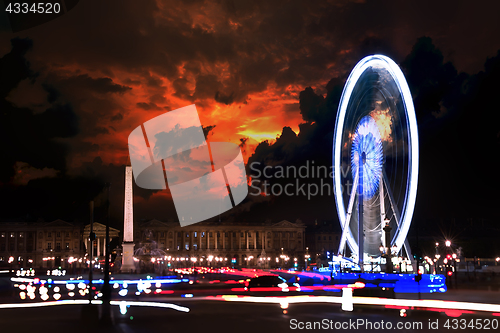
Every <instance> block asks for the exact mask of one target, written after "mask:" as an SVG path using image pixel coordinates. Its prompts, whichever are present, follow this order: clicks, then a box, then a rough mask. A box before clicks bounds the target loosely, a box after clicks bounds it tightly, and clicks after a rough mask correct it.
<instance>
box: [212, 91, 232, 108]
mask: <svg viewBox="0 0 500 333" xmlns="http://www.w3.org/2000/svg"><path fill="white" fill-rule="evenodd" d="M215 101H216V102H219V103H223V104H226V105H229V104H232V103H233V102H234V92H232V93H230V94H229V95H225V94H223V93H221V92H220V91H217V92H216V93H215Z"/></svg>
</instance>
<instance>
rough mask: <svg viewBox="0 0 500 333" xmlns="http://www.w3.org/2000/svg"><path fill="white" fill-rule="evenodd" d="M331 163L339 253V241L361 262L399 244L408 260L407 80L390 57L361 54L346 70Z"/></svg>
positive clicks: (414, 155) (412, 157)
mask: <svg viewBox="0 0 500 333" xmlns="http://www.w3.org/2000/svg"><path fill="white" fill-rule="evenodd" d="M333 167H334V193H335V201H336V205H337V212H338V215H339V221H340V224H341V227H342V236H341V240H340V245H339V254H344V255H346V250H347V248H346V244H347V245H348V247H349V249H350V251H351V254H352V255H353V256H354V257H357V259H358V263H359V265H360V266H361V267H363V262H364V261H365V260H369V259H370V258H380V256H381V249H385V251H392V252H395V253H399V252H400V251H403V250H404V251H405V253H406V255H407V257H408V258H410V259H413V258H412V256H411V250H410V247H409V245H408V241H407V240H406V236H407V234H408V230H409V228H410V223H411V219H412V215H413V210H414V207H415V199H416V194H417V180H418V130H417V120H416V117H415V110H414V107H413V101H412V97H411V94H410V90H409V88H408V84H407V83H406V80H405V78H404V75H403V73H402V72H401V69H400V68H399V67H398V66H397V65H396V63H395V62H394V61H392V60H391V59H390V58H388V57H385V56H382V55H372V56H368V57H366V58H364V59H362V60H361V61H360V62H359V63H358V64H357V65H356V66H355V67H354V69H353V70H352V72H351V74H350V75H349V78H348V79H347V82H346V84H345V87H344V91H343V93H342V97H341V99H340V103H339V108H338V111H337V120H336V124H335V135H334V141H333ZM386 233H387V235H390V239H388V240H386V239H385V238H386ZM388 244H389V245H390V246H389V247H390V249H389V248H388V246H387V245H388Z"/></svg>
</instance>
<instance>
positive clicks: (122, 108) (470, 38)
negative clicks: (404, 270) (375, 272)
mask: <svg viewBox="0 0 500 333" xmlns="http://www.w3.org/2000/svg"><path fill="white" fill-rule="evenodd" d="M490 6H496V7H495V8H491V7H490ZM498 12H499V8H498V4H494V3H493V4H492V2H485V3H484V4H481V1H479V2H478V1H475V2H455V1H438V2H436V1H418V2H411V1H396V0H392V1H343V0H334V1H313V2H310V1H246V0H234V1H233V0H220V1H195V0H183V1H174V0H172V1H159V0H158V1H154V0H141V1H122V0H120V1H80V2H79V3H78V4H77V5H76V6H75V7H74V8H73V9H72V10H70V11H69V12H67V13H66V14H64V15H63V16H61V17H59V18H57V19H55V20H52V21H50V22H48V23H45V24H42V25H39V26H37V27H34V28H31V29H27V30H23V31H20V32H17V33H12V32H11V31H9V27H8V23H7V22H6V21H5V20H4V21H3V23H2V26H3V27H2V30H1V31H0V57H1V60H0V62H1V63H0V65H1V67H0V71H1V72H0V74H1V77H0V81H1V82H0V89H1V91H0V93H1V96H0V98H1V103H2V104H1V107H2V110H1V113H2V115H1V117H2V118H1V124H0V126H1V130H2V134H1V135H2V148H1V151H2V165H1V175H0V182H1V194H2V203H3V204H2V210H1V213H0V215H1V218H2V219H3V220H9V219H25V220H36V219H38V218H44V219H46V220H50V219H53V218H63V219H67V220H85V219H86V218H87V216H88V208H87V207H88V201H89V200H92V199H95V200H96V203H97V206H98V207H99V206H101V207H102V205H103V202H104V198H105V195H104V192H103V191H102V183H103V182H111V183H112V186H111V187H112V190H111V196H112V200H111V201H112V203H111V207H112V215H113V217H112V219H113V220H114V221H115V222H114V223H115V224H116V225H117V226H118V225H119V221H120V220H121V219H122V216H123V212H122V210H123V204H122V202H123V201H122V200H123V194H122V191H123V175H124V171H123V165H125V163H126V162H127V158H128V147H127V137H128V135H129V133H130V132H131V130H133V129H134V128H135V127H137V126H138V125H140V124H141V123H143V122H145V121H146V120H149V119H151V118H153V117H155V116H157V115H160V114H162V113H164V112H167V111H169V110H173V109H176V108H179V107H183V106H186V105H190V104H196V107H197V109H198V113H199V116H200V119H201V123H202V125H203V126H204V127H207V128H208V129H211V131H210V133H209V135H208V139H209V140H211V141H231V142H234V143H237V144H240V145H241V147H242V150H243V151H244V156H245V161H248V160H249V159H250V160H253V161H262V162H263V163H264V162H266V161H267V162H269V163H271V162H272V163H275V164H276V163H278V162H279V163H283V164H284V165H286V164H297V165H298V164H300V162H299V161H298V160H297V159H302V160H303V161H305V160H306V159H310V160H317V161H318V163H319V164H325V165H326V164H328V163H329V162H328V161H331V140H330V139H331V135H332V131H333V124H334V120H335V114H336V105H337V104H336V103H338V99H339V97H340V92H341V89H342V87H343V84H344V83H345V79H346V77H347V75H348V73H349V72H350V70H351V69H352V67H353V66H354V65H355V64H356V63H357V62H358V61H359V60H360V59H361V58H362V57H363V56H365V55H368V54H373V53H382V54H385V55H388V56H390V57H392V58H393V59H394V60H395V61H396V62H397V63H398V64H400V65H401V67H402V69H403V71H404V72H405V75H407V78H408V81H409V85H410V89H411V90H412V93H413V94H414V98H415V104H416V109H417V118H418V121H419V126H420V129H419V130H420V133H421V140H422V142H421V144H422V145H421V154H422V162H421V176H420V180H421V184H420V187H419V195H418V199H417V210H419V212H417V213H416V215H417V216H420V217H422V218H431V217H432V218H434V217H437V218H454V217H464V216H468V217H473V218H479V219H481V218H486V219H491V218H497V217H498V213H497V212H494V211H492V210H491V208H490V205H491V204H492V203H493V202H494V200H493V197H492V195H493V196H495V195H496V198H497V199H498V195H497V193H496V192H495V191H493V190H491V188H490V187H489V186H487V185H486V184H485V182H486V179H489V181H491V182H494V184H496V185H498V176H490V175H485V174H484V173H485V172H487V171H488V170H491V171H492V172H493V170H494V168H493V167H492V166H486V167H485V165H484V164H485V163H486V161H487V160H489V159H490V158H493V159H494V158H495V157H494V155H496V154H498V148H499V140H500V139H499V132H500V131H499V127H498V121H499V115H498V114H499V112H500V111H499V109H498V103H496V102H495V101H494V100H493V99H490V100H488V98H489V97H488V96H489V95H487V94H486V92H485V87H489V88H488V89H490V90H489V91H495V89H496V88H495V87H497V88H498V83H495V82H496V80H493V79H490V78H492V77H494V76H495V75H496V74H498V73H499V61H500V60H499V59H498V58H499V56H498V55H497V51H498V49H499V48H500V33H499V32H500V21H499V20H498V17H497V16H498ZM424 37H425V38H424ZM487 59H490V60H489V63H487ZM485 64H486V67H485ZM488 64H489V67H488ZM495 73H496V74H495ZM492 84H493V86H492ZM495 84H496V86H495ZM308 87H310V88H308ZM306 88H307V89H306ZM478 101H480V103H479V104H478V103H476V102H478ZM209 126H215V127H213V128H212V127H209ZM457 131H463V133H461V132H457ZM318 135H321V140H319V139H318ZM450 135H453V137H450ZM277 137H278V138H280V139H278V141H276V139H277ZM265 140H268V141H267V143H263V144H261V145H260V146H259V148H257V151H256V147H257V145H258V144H259V143H260V142H262V141H265ZM280 140H281V141H280ZM317 140H319V141H317ZM292 143H293V144H292ZM319 146H324V147H322V148H318V147H319ZM476 149H477V150H476ZM492 149H493V151H492ZM316 153H317V154H316ZM483 153H489V154H493V155H489V157H488V156H487V157H481V158H479V157H478V155H481V154H483ZM252 154H254V155H253V156H252ZM308 154H309V155H308ZM315 154H316V155H315ZM450 170H451V171H450ZM135 190H136V192H135V194H136V195H135V200H136V207H135V208H136V216H135V217H136V219H138V220H140V219H147V218H153V217H156V218H158V219H160V220H167V219H173V220H176V219H177V217H176V214H175V211H174V210H173V205H172V203H171V200H170V201H169V194H168V191H163V192H161V191H160V192H154V193H152V192H151V191H149V192H148V191H145V190H141V189H139V188H136V189H135ZM457 191H458V192H457ZM461 191H464V192H470V193H469V194H463V193H460V192H461ZM485 191H486V192H485ZM459 194H460V195H459ZM450 195H452V196H453V197H452V198H451V199H450V198H449V196H450ZM445 196H446V198H444V197H445ZM262 200H263V202H261V203H258V204H256V205H253V203H252V202H247V203H246V204H247V206H244V205H243V206H242V207H246V208H245V209H246V212H247V213H248V215H244V214H243V215H238V219H243V220H247V221H259V222H263V221H265V220H266V219H272V220H281V219H285V218H286V219H290V220H295V219H296V218H301V219H302V220H304V221H306V223H310V222H312V221H314V220H316V219H319V220H333V219H336V211H335V208H334V204H333V197H331V196H330V197H323V198H317V199H315V200H309V201H307V200H306V201H304V200H303V198H299V199H297V198H295V199H293V200H290V201H287V202H284V201H283V200H284V199H279V200H278V199H277V200H274V201H273V199H272V198H271V199H269V198H264V199H262ZM280 200H281V201H283V202H281V201H280ZM294 200H297V201H294ZM301 200H302V201H301ZM249 201H250V200H249ZM254 201H255V200H254ZM464 205H467V206H468V207H467V208H463V206H464ZM250 206H252V208H251V207H250ZM457 206H458V207H460V209H459V211H455V210H454V207H457ZM285 207H293V208H290V209H285ZM98 209H99V208H98ZM431 212H432V213H431ZM240 213H241V211H240ZM98 214H99V212H98ZM100 214H101V216H100V218H101V219H102V218H103V216H104V215H103V214H104V213H103V212H101V213H100ZM120 214H121V215H120ZM464 214H465V215H464ZM431 215H432V216H431ZM98 216H99V215H98ZM496 221H498V219H496Z"/></svg>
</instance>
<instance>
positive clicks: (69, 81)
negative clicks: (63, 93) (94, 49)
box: [60, 74, 131, 94]
mask: <svg viewBox="0 0 500 333" xmlns="http://www.w3.org/2000/svg"><path fill="white" fill-rule="evenodd" d="M60 83H61V84H63V85H70V86H73V87H75V88H76V89H85V90H88V91H92V92H94V93H99V94H107V93H119V94H122V93H124V92H126V91H129V90H130V89H131V88H130V87H127V86H122V85H119V84H116V83H114V82H113V80H112V79H111V78H109V77H100V78H92V77H90V76H88V75H87V74H82V75H77V76H71V77H68V78H65V79H62V80H61V81H60Z"/></svg>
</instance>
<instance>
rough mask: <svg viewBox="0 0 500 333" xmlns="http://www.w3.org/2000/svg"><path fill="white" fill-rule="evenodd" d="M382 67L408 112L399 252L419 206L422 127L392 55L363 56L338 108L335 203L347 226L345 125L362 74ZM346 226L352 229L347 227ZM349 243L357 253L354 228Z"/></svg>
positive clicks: (397, 246)
mask: <svg viewBox="0 0 500 333" xmlns="http://www.w3.org/2000/svg"><path fill="white" fill-rule="evenodd" d="M377 65H378V66H379V67H382V68H384V69H386V70H387V71H388V72H389V74H390V75H391V77H392V79H393V80H394V82H395V84H396V86H397V88H398V91H399V93H400V94H401V98H402V102H403V106H404V113H405V116H406V120H407V124H408V125H407V126H408V146H409V166H408V167H409V177H408V179H407V185H406V198H405V202H404V204H403V209H402V211H401V213H400V219H401V221H399V223H400V226H399V228H398V232H397V233H396V234H395V235H394V238H393V243H394V245H395V246H396V251H397V252H399V251H400V249H401V247H402V246H403V244H404V242H405V239H406V236H407V234H408V231H409V228H410V224H411V219H412V217H413V212H414V209H415V201H416V196H417V185H418V162H419V156H418V152H419V142H418V128H417V119H416V115H415V108H414V105H413V99H412V96H411V93H410V89H409V87H408V83H407V82H406V79H405V77H404V74H403V72H402V71H401V69H400V68H399V66H398V65H397V64H396V63H395V62H394V61H393V60H392V59H390V58H389V57H386V56H384V55H380V54H375V55H371V56H367V57H365V58H363V59H361V60H360V61H359V62H358V63H357V64H356V66H355V67H354V69H353V70H352V71H351V73H350V75H349V77H348V79H347V81H346V84H345V86H344V89H343V91H342V95H341V98H340V104H339V107H338V110H337V118H336V121H335V132H334V143H333V167H334V178H333V182H334V186H333V187H334V195H335V202H336V206H337V213H338V215H339V222H340V225H341V228H342V229H343V228H344V222H345V219H346V209H345V204H344V198H343V196H342V189H341V186H342V184H341V181H340V177H341V172H340V165H341V163H340V160H341V151H342V146H341V145H342V135H343V132H344V130H343V127H344V123H345V118H346V111H347V106H348V104H349V102H350V100H351V94H352V92H353V89H354V87H355V86H356V84H357V83H358V80H359V78H360V76H361V75H362V74H363V73H364V72H365V71H366V70H367V69H368V68H370V67H375V66H377ZM346 228H350V227H349V226H346ZM347 243H348V244H349V247H350V248H351V249H353V250H354V252H356V250H355V249H356V241H355V240H354V238H353V235H352V233H351V231H350V230H348V232H347Z"/></svg>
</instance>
